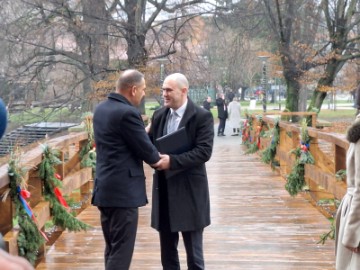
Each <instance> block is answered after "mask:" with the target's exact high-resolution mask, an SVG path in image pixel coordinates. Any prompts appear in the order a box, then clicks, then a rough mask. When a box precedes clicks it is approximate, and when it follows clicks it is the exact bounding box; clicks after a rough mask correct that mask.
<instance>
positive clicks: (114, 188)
mask: <svg viewBox="0 0 360 270" xmlns="http://www.w3.org/2000/svg"><path fill="white" fill-rule="evenodd" d="M93 121H94V135H95V143H96V154H97V155H96V178H95V186H94V192H93V198H92V203H93V204H94V205H95V206H100V207H139V206H143V205H145V204H146V203H147V197H146V189H145V175H144V168H143V160H144V161H145V162H146V163H148V164H154V163H156V162H157V161H158V160H159V159H160V158H159V154H158V151H157V149H156V148H155V147H154V146H153V144H152V143H151V141H150V139H149V137H148V135H147V133H146V132H145V127H144V123H143V121H142V118H141V115H140V112H139V111H138V109H137V108H135V107H134V106H132V105H131V104H130V102H129V101H128V100H127V99H126V98H125V97H123V96H121V95H119V94H116V93H111V94H110V95H109V97H108V99H107V100H106V101H104V102H102V103H101V104H99V105H98V106H97V108H96V110H95V113H94V118H93Z"/></svg>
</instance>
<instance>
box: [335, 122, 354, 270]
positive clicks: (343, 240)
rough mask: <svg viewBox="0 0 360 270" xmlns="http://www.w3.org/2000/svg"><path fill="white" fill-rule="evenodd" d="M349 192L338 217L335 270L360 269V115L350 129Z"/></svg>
mask: <svg viewBox="0 0 360 270" xmlns="http://www.w3.org/2000/svg"><path fill="white" fill-rule="evenodd" d="M346 137H347V139H348V141H349V143H350V144H349V148H348V150H347V152H346V184H347V192H346V194H345V196H344V197H343V199H342V201H341V203H340V205H339V207H338V210H337V213H336V232H335V251H336V270H358V269H360V248H359V245H360V230H359V228H360V218H359V217H360V189H359V186H360V115H358V116H357V117H356V120H355V122H354V123H353V124H352V126H351V127H350V128H349V129H348V132H347V136H346Z"/></svg>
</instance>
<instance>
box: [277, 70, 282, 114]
mask: <svg viewBox="0 0 360 270" xmlns="http://www.w3.org/2000/svg"><path fill="white" fill-rule="evenodd" d="M276 74H278V76H279V77H278V78H276V79H277V80H278V81H277V86H278V97H279V111H281V91H280V86H281V77H282V74H283V72H282V71H281V70H278V71H276Z"/></svg>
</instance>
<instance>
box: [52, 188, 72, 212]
mask: <svg viewBox="0 0 360 270" xmlns="http://www.w3.org/2000/svg"><path fill="white" fill-rule="evenodd" d="M54 193H55V196H56V198H57V199H58V201H59V202H60V204H61V205H62V206H64V207H65V208H69V205H68V204H67V202H66V200H65V199H64V197H63V196H62V194H61V191H60V189H58V188H57V187H55V188H54Z"/></svg>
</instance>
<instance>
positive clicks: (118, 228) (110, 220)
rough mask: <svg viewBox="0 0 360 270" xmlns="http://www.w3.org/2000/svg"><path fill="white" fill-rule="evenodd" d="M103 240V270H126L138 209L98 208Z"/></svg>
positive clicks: (133, 241)
mask: <svg viewBox="0 0 360 270" xmlns="http://www.w3.org/2000/svg"><path fill="white" fill-rule="evenodd" d="M98 208H99V210H100V212H101V227H102V230H103V233H104V238H105V243H106V247H105V269H106V270H128V269H129V268H130V263H131V258H132V255H133V252H134V245H135V238H136V231H137V225H138V217H139V214H138V208H120V207H98Z"/></svg>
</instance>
